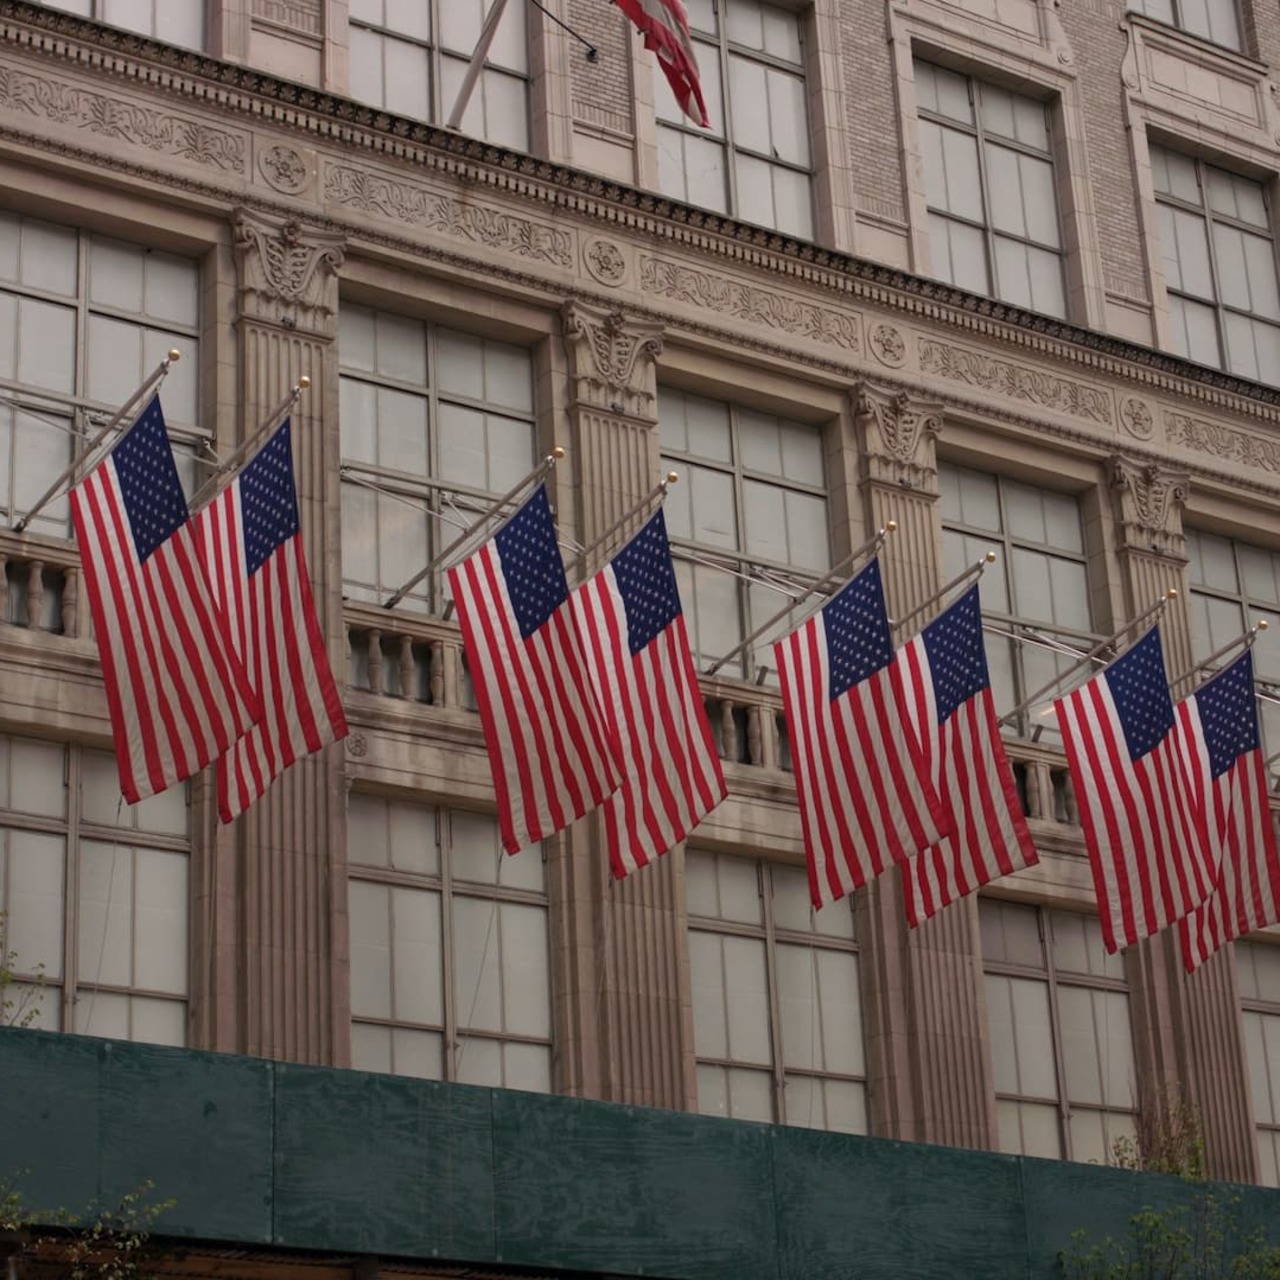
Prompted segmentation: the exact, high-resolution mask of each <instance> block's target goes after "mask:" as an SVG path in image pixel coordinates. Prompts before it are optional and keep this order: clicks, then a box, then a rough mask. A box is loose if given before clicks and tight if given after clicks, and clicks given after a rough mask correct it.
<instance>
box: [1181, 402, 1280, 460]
mask: <svg viewBox="0 0 1280 1280" xmlns="http://www.w3.org/2000/svg"><path fill="white" fill-rule="evenodd" d="M1164 429H1165V436H1166V438H1167V439H1168V441H1169V444H1170V445H1171V446H1180V447H1181V448H1183V449H1191V450H1193V451H1194V452H1196V453H1207V454H1209V455H1210V456H1212V457H1214V458H1218V459H1220V460H1221V461H1223V462H1237V463H1239V464H1240V465H1241V466H1245V467H1249V468H1256V469H1258V470H1261V471H1271V472H1280V442H1277V441H1275V440H1263V439H1261V438H1260V437H1258V436H1255V435H1251V434H1250V433H1249V432H1247V431H1237V430H1235V428H1233V427H1224V426H1222V425H1221V424H1220V423H1217V422H1206V421H1204V419H1202V418H1192V417H1190V416H1188V415H1187V414H1185V413H1166V414H1165V416H1164Z"/></svg>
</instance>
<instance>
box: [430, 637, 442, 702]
mask: <svg viewBox="0 0 1280 1280" xmlns="http://www.w3.org/2000/svg"><path fill="white" fill-rule="evenodd" d="M444 648H445V646H444V641H443V640H433V641H432V642H431V647H430V654H431V673H430V676H429V680H430V684H429V688H430V690H431V705H432V706H433V707H442V706H444V691H445V687H446V686H445V679H444V664H445V657H444Z"/></svg>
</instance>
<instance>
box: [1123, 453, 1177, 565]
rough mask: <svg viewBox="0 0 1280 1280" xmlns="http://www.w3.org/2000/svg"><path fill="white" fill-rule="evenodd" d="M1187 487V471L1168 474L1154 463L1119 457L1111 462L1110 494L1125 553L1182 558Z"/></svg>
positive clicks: (1165, 468)
mask: <svg viewBox="0 0 1280 1280" xmlns="http://www.w3.org/2000/svg"><path fill="white" fill-rule="evenodd" d="M1190 484H1191V477H1190V475H1189V474H1188V473H1187V472H1185V471H1171V470H1169V469H1168V468H1167V467H1162V466H1161V465H1160V464H1159V463H1157V462H1137V461H1135V460H1134V459H1132V458H1126V457H1123V456H1121V455H1119V454H1117V455H1115V456H1114V457H1113V458H1112V459H1111V491H1112V493H1113V494H1114V495H1115V499H1116V519H1117V520H1118V522H1119V524H1120V528H1121V531H1122V533H1123V536H1124V547H1125V549H1126V550H1128V551H1144V552H1148V553H1153V554H1156V555H1162V556H1177V557H1181V556H1183V555H1184V548H1185V540H1184V537H1183V532H1182V511H1183V508H1184V507H1185V506H1186V504H1187V490H1188V488H1189V487H1190Z"/></svg>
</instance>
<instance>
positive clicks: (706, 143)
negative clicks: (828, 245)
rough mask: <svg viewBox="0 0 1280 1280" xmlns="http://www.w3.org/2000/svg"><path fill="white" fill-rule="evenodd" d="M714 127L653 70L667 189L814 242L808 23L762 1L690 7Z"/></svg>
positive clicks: (707, 0)
mask: <svg viewBox="0 0 1280 1280" xmlns="http://www.w3.org/2000/svg"><path fill="white" fill-rule="evenodd" d="M687 8H688V12H689V25H690V28H691V30H692V32H693V36H694V46H695V50H696V52H697V57H698V71H699V75H700V78H701V81H702V92H703V96H704V98H705V99H706V103H707V114H708V115H709V116H710V117H711V127H710V128H709V129H703V128H700V127H699V126H698V125H695V124H694V123H693V121H691V120H689V119H688V118H687V117H686V116H685V114H684V113H683V112H682V111H681V110H680V107H679V105H678V104H677V103H676V100H675V95H674V94H673V93H672V92H671V88H670V86H669V85H668V84H667V81H666V77H665V76H663V75H662V73H661V72H659V71H656V70H655V72H654V77H653V79H654V91H655V93H656V95H657V96H656V115H657V119H658V183H659V186H660V187H661V189H662V191H663V192H664V193H665V194H666V195H669V196H674V197H676V198H677V199H679V200H685V201H687V202H688V203H689V204H695V205H699V206H701V207H702V208H704V209H714V210H715V211H716V212H717V213H729V214H732V215H733V216H734V217H737V218H742V219H743V220H744V221H746V222H755V223H758V224H759V225H760V226H764V227H775V228H776V229H777V230H779V231H783V232H785V233H786V234H788V235H793V236H798V237H800V238H801V239H804V240H810V239H812V238H813V197H812V193H811V187H812V178H811V174H812V168H813V161H812V158H811V155H810V150H809V113H808V108H807V105H806V100H807V97H808V90H807V88H806V86H805V78H804V39H803V25H802V22H801V19H800V18H799V17H798V16H797V15H796V14H794V13H790V12H788V11H786V10H784V9H777V8H774V6H773V5H770V4H761V3H760V0H719V2H718V3H717V2H716V0H690V3H689V4H688V6H687Z"/></svg>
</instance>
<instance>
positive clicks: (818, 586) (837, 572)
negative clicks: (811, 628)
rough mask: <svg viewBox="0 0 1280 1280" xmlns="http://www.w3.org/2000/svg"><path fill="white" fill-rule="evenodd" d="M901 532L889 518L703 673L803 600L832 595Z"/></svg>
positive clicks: (733, 654)
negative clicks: (851, 571)
mask: <svg viewBox="0 0 1280 1280" xmlns="http://www.w3.org/2000/svg"><path fill="white" fill-rule="evenodd" d="M897 531H898V522H897V521H896V520H886V521H885V522H884V525H883V526H882V527H881V528H879V529H877V530H876V531H875V533H874V534H873V535H872V536H871V537H870V538H868V539H867V540H866V542H864V543H863V544H862V546H860V547H857V548H856V549H854V550H853V551H850V552H849V554H848V555H847V556H845V558H844V559H843V560H841V561H840V563H839V564H838V565H836V567H835V568H834V569H830V570H828V571H827V573H826V574H825V575H824V576H823V577H821V578H819V579H818V580H817V582H815V583H814V584H813V585H812V586H810V587H809V588H807V589H806V590H805V591H803V592H802V593H801V594H800V595H798V596H796V597H795V599H794V600H789V601H788V602H787V603H786V604H784V605H783V606H782V608H781V609H779V610H778V612H777V613H775V614H774V615H773V617H771V618H770V619H769V620H768V621H767V622H762V623H761V624H760V625H759V626H758V627H757V628H756V629H755V630H754V631H753V632H752V633H751V634H750V635H749V636H747V637H746V638H745V639H744V640H743V641H742V642H741V643H740V644H737V645H735V646H734V647H733V648H732V649H730V650H729V652H728V653H726V654H724V655H723V656H722V657H719V658H717V659H716V660H715V661H714V662H713V663H712V664H711V665H710V666H709V667H708V668H707V669H706V670H705V671H704V672H703V673H702V674H703V675H704V676H713V675H715V673H716V672H717V671H719V670H720V668H721V667H723V666H724V664H725V663H726V662H728V661H730V659H732V658H736V657H737V656H738V655H739V654H740V653H745V652H746V650H747V649H748V648H749V647H750V646H751V645H752V644H753V643H754V642H755V641H756V640H758V639H759V638H760V637H761V636H762V635H764V634H766V633H767V632H768V631H770V630H772V629H773V628H774V627H775V626H777V624H778V623H779V622H781V621H782V619H783V618H785V617H786V616H787V614H789V613H790V612H791V611H792V610H793V609H795V608H796V607H797V606H798V605H799V604H800V603H801V602H802V601H805V600H807V599H809V597H810V596H813V595H816V594H818V593H819V592H822V593H825V594H830V591H829V588H830V587H833V586H835V584H836V583H837V582H839V581H840V580H841V578H843V577H844V576H845V575H846V574H847V573H848V571H849V569H850V568H851V567H852V565H853V563H854V561H856V560H858V559H859V558H860V557H862V556H864V555H867V554H868V553H870V554H871V555H875V554H876V552H877V551H879V550H880V548H881V547H882V546H884V541H885V539H886V538H887V537H888V536H889V535H890V534H891V533H897ZM801 621H803V619H801ZM796 625H797V626H799V625H800V624H799V622H797V623H796Z"/></svg>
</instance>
